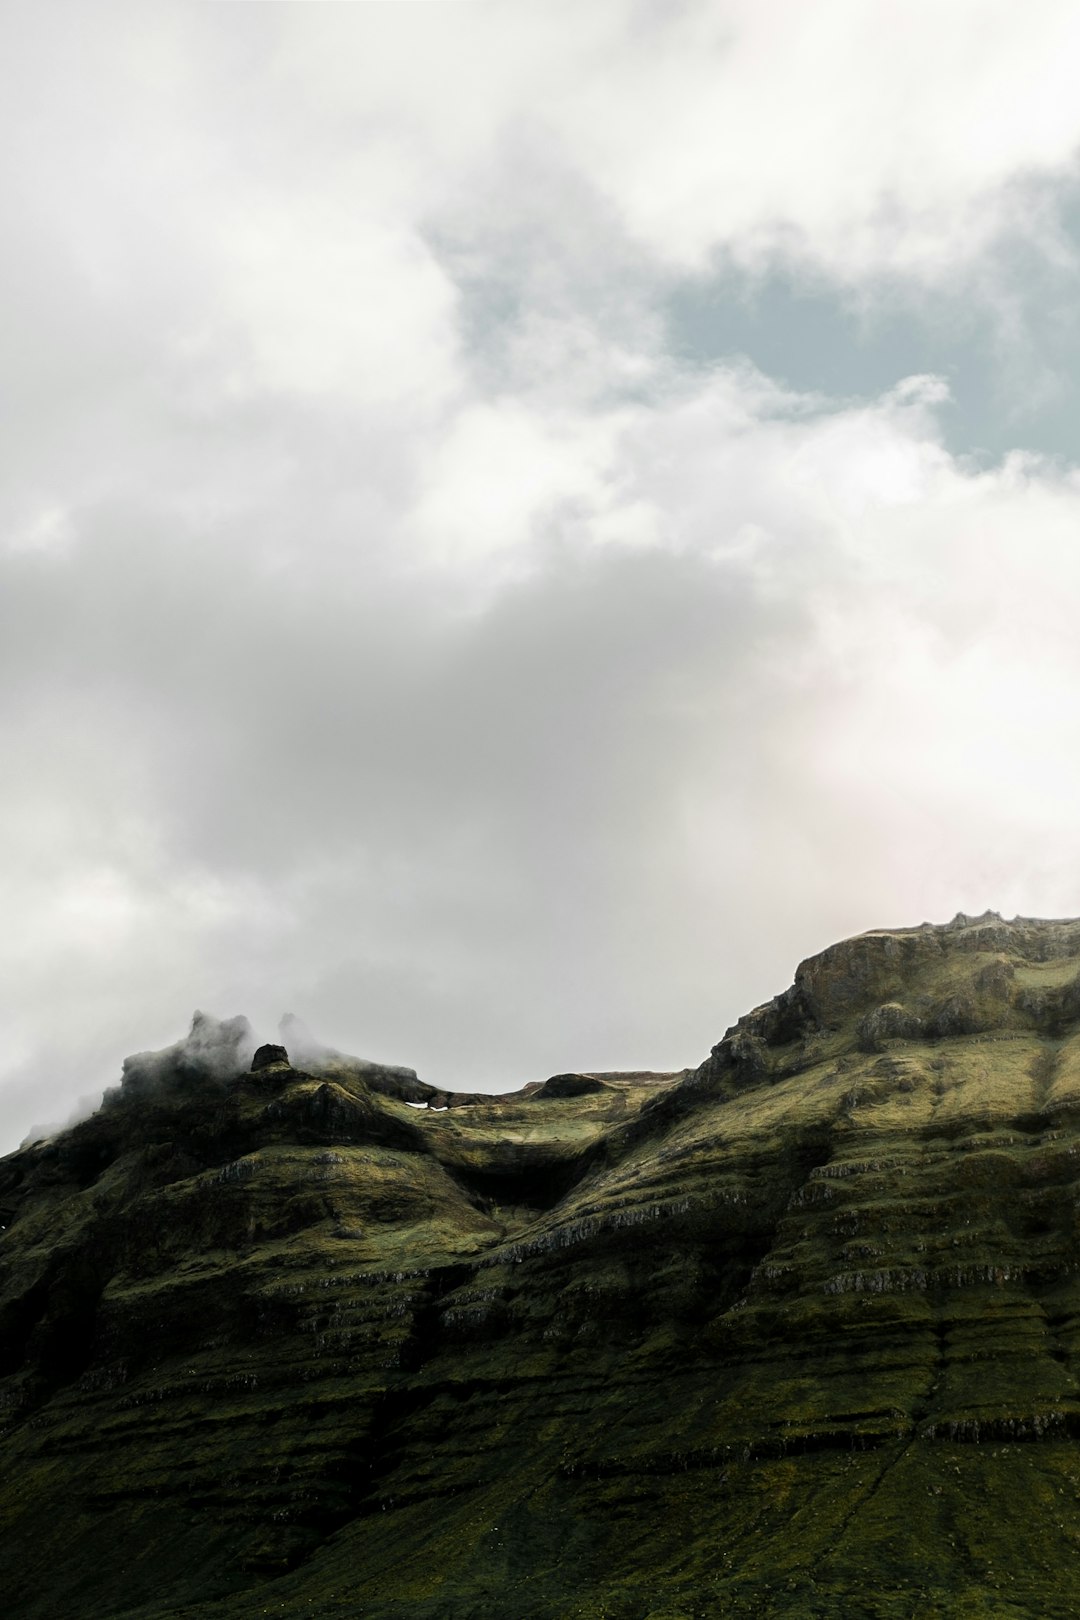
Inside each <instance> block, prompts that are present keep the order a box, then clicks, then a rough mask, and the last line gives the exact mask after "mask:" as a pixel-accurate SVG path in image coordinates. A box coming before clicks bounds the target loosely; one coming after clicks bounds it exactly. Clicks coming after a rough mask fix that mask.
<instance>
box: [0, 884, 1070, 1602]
mask: <svg viewBox="0 0 1080 1620" xmlns="http://www.w3.org/2000/svg"><path fill="white" fill-rule="evenodd" d="M250 1044H251V1043H250V1030H249V1029H248V1027H247V1025H246V1023H245V1021H244V1020H242V1019H235V1020H230V1021H229V1022H228V1023H225V1024H218V1023H216V1022H215V1021H214V1020H211V1019H207V1018H205V1017H202V1016H201V1015H200V1016H198V1017H197V1018H196V1022H195V1025H194V1026H193V1030H192V1033H191V1035H190V1036H189V1037H188V1038H187V1039H186V1040H185V1041H184V1042H181V1043H178V1045H177V1046H176V1047H174V1048H171V1049H170V1050H169V1051H168V1052H165V1053H159V1054H143V1055H142V1056H140V1057H139V1058H136V1059H132V1060H129V1061H128V1064H127V1065H126V1068H125V1075H124V1080H123V1083H122V1085H121V1086H120V1087H119V1088H117V1090H116V1091H115V1092H113V1093H110V1094H108V1095H107V1097H106V1100H105V1102H104V1104H103V1106H102V1108H101V1109H100V1110H99V1111H98V1112H97V1113H96V1114H95V1115H94V1116H93V1117H92V1118H90V1119H88V1120H85V1121H84V1122H83V1123H81V1124H79V1125H77V1126H75V1127H74V1128H72V1129H70V1130H68V1131H65V1132H62V1133H59V1134H58V1135H56V1136H53V1137H48V1138H45V1139H43V1140H40V1141H37V1142H35V1143H32V1144H29V1145H27V1146H25V1147H24V1148H22V1149H20V1150H19V1152H17V1153H15V1154H12V1155H10V1156H9V1157H8V1158H6V1159H4V1160H2V1161H0V1222H3V1224H4V1230H3V1232H2V1233H0V1420H2V1424H3V1427H2V1430H0V1456H2V1461H3V1468H2V1472H0V1523H2V1526H3V1535H2V1537H0V1581H2V1590H3V1593H4V1613H5V1615H7V1616H9V1617H11V1620H55V1617H56V1616H59V1615H64V1616H73V1617H74V1616H77V1617H78V1620H120V1617H124V1620H247V1617H249V1616H257V1615H262V1614H269V1615H274V1616H279V1617H283V1620H286V1617H287V1620H299V1617H301V1616H302V1617H304V1620H310V1617H317V1620H345V1617H353V1616H363V1617H365V1620H397V1617H405V1616H408V1617H409V1620H504V1617H505V1620H509V1617H511V1616H513V1617H517V1620H563V1617H565V1616H580V1617H582V1620H691V1617H695V1620H696V1617H701V1620H705V1617H709V1620H712V1617H719V1616H729V1615H742V1614H745V1615H768V1616H774V1615H775V1616H790V1617H796V1616H799V1617H802V1616H835V1617H837V1620H839V1617H841V1616H843V1617H845V1620H848V1617H851V1616H872V1617H883V1620H884V1617H889V1620H892V1617H896V1620H912V1617H913V1616H920V1617H930V1616H939V1615H940V1616H953V1615H957V1616H971V1617H975V1616H995V1617H1004V1616H1010V1617H1017V1620H1018V1617H1021V1616H1036V1615H1038V1616H1072V1615H1074V1614H1075V1613H1076V1609H1077V1603H1076V1598H1075V1591H1076V1586H1077V1572H1078V1569H1080V1449H1078V1446H1077V1437H1078V1435H1080V1396H1078V1390H1077V1382H1076V1368H1077V1365H1078V1362H1077V1357H1078V1354H1080V1283H1078V1263H1080V1243H1078V1236H1080V1128H1078V1127H1080V921H1065V922H1044V921H1037V920H1030V919H1022V918H1017V919H1015V920H1013V921H1012V922H1005V921H1003V920H1002V919H1001V918H999V917H997V916H996V915H993V914H987V915H986V916H984V917H981V918H968V917H962V916H961V917H958V918H956V919H955V920H954V921H953V922H952V923H950V924H948V925H946V926H944V927H934V926H930V925H926V924H924V925H922V926H921V927H918V928H910V929H898V930H885V931H879V932H874V933H870V934H865V935H862V936H860V937H858V938H856V939H852V940H848V941H845V942H844V943H842V944H839V945H836V946H833V947H831V948H830V949H829V950H827V951H825V952H823V953H822V954H821V955H819V956H817V957H814V958H812V959H811V960H809V961H807V962H804V963H803V964H802V965H801V966H800V967H799V969H798V970H797V972H796V975H795V982H794V984H793V985H792V987H791V988H790V989H789V990H787V991H785V992H784V993H783V994H782V995H780V996H778V997H776V998H775V999H774V1000H773V1001H772V1002H770V1003H768V1004H767V1005H766V1006H764V1007H761V1008H758V1009H756V1010H755V1011H754V1012H752V1013H750V1014H748V1015H747V1016H746V1017H745V1018H743V1019H741V1020H740V1021H739V1023H738V1024H737V1025H736V1026H735V1027H734V1028H733V1029H731V1030H729V1031H728V1033H727V1034H726V1035H725V1036H724V1038H723V1039H722V1040H721V1041H720V1042H719V1044H718V1045H717V1046H716V1047H715V1048H714V1049H713V1051H712V1053H711V1054H710V1055H709V1056H708V1057H707V1058H706V1060H705V1061H704V1062H703V1063H702V1064H701V1066H700V1067H699V1068H697V1069H694V1070H684V1071H681V1072H679V1073H672V1074H665V1075H653V1074H628V1075H620V1074H592V1075H563V1076H555V1077H552V1079H550V1080H548V1081H546V1082H545V1083H544V1084H543V1085H541V1086H533V1087H527V1088H525V1089H524V1090H523V1091H521V1092H518V1093H515V1094H512V1095H509V1096H506V1097H488V1096H483V1095H472V1096H460V1095H458V1096H455V1095H454V1094H449V1093H446V1092H442V1091H439V1090H437V1089H436V1088H432V1087H427V1086H425V1085H424V1084H423V1082H422V1081H420V1080H419V1079H418V1078H417V1077H416V1076H415V1075H414V1074H413V1073H412V1071H411V1070H407V1069H390V1068H385V1067H381V1066H379V1065H373V1064H365V1063H361V1062H359V1061H358V1060H355V1059H350V1058H349V1057H347V1056H345V1055H343V1054H341V1053H335V1052H330V1051H328V1050H327V1049H326V1048H318V1047H317V1046H315V1045H314V1043H312V1042H310V1040H308V1039H306V1038H305V1037H304V1036H303V1034H302V1032H301V1031H300V1030H299V1028H298V1029H297V1038H296V1040H295V1041H294V1042H293V1045H292V1047H290V1050H289V1051H287V1050H286V1048H285V1047H268V1048H262V1049H261V1050H260V1051H259V1052H257V1053H255V1054H254V1056H253V1057H252V1054H251V1052H250ZM293 1048H295V1049H293ZM301 1050H302V1052H303V1057H302V1058H301V1055H300V1052H301ZM290 1052H291V1058H290Z"/></svg>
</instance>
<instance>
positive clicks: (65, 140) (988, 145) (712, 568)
mask: <svg viewBox="0 0 1080 1620" xmlns="http://www.w3.org/2000/svg"><path fill="white" fill-rule="evenodd" d="M36 16H37V14H36V13H35V18H36ZM1078 26H1080V24H1078V21H1077V17H1076V13H1075V8H1074V7H1072V6H1071V5H1057V4H1049V3H1047V4H1035V5H1034V6H1029V7H1027V8H1025V10H1024V12H1023V13H1022V14H1021V13H1020V12H1019V11H1017V10H1016V9H1015V8H1008V9H1006V8H1005V7H1003V6H1001V5H999V4H997V3H993V4H989V5H987V4H979V5H974V4H969V3H967V0H962V3H958V4H955V5H950V6H947V7H941V6H935V7H933V8H931V7H930V6H928V5H926V4H923V3H921V0H920V3H917V4H907V5H904V6H903V7H900V6H893V5H892V4H886V5H882V6H878V7H873V8H866V7H865V6H859V5H856V4H854V3H853V0H821V3H819V4H815V5H814V6H812V7H807V6H804V5H800V4H795V3H791V4H783V5H781V4H773V3H770V0H766V3H764V4H762V3H761V0H758V3H757V4H754V5H752V6H751V5H750V4H748V3H746V4H744V3H742V0H739V3H735V0H731V3H726V4H723V5H708V4H705V5H697V6H647V5H632V4H629V3H621V0H620V3H616V0H598V3H596V4H591V5H589V6H587V7H581V6H573V7H571V6H570V5H569V4H563V3H562V0H559V3H556V4H547V3H544V4H532V3H530V0H525V3H523V4H520V5H519V4H515V5H513V6H510V5H501V4H477V5H469V6H445V7H438V8H435V7H428V6H424V7H407V6H386V5H384V6H349V7H340V6H338V7H329V6H317V7H307V6H289V7H269V6H261V7H216V8H203V9H201V10H197V11H192V10H191V9H190V8H186V7H175V8H166V9H165V10H158V11H147V10H145V9H143V8H118V9H117V10H116V11H115V12H113V11H110V12H109V13H108V14H107V22H106V23H105V24H100V25H99V23H98V22H96V21H95V22H93V23H89V22H83V21H80V20H75V19H74V17H73V19H71V20H70V32H68V31H66V30H65V32H64V34H63V37H62V38H59V39H55V38H54V35H55V30H53V29H52V28H51V26H48V25H46V24H45V23H43V22H40V21H35V20H33V19H30V20H28V21H26V22H25V26H24V22H23V20H22V19H20V24H19V28H18V29H13V30H9V32H11V33H12V34H17V36H18V37H17V39H14V40H13V43H12V51H11V53H10V54H9V55H8V56H6V57H4V58H0V60H3V61H4V63H5V68H4V71H6V75H7V79H6V84H5V97H6V99H5V118H6V119H7V121H8V124H9V127H10V131H11V138H10V139H9V140H8V141H7V142H6V143H5V144H4V145H3V146H2V147H0V162H3V163H4V164H6V165H7V169H8V178H9V179H10V180H11V187H10V190H9V193H8V195H9V196H10V197H11V198H13V199H14V202H13V205H12V206H13V212H12V216H11V218H9V220H8V221H7V224H8V226H9V227H10V229H9V230H8V231H7V237H8V241H9V244H10V247H9V252H8V254H7V255H6V257H5V260H4V262H3V264H2V265H0V280H2V281H3V285H4V298H3V299H2V300H0V322H2V323H3V332H2V342H3V346H4V361H5V383H6V390H7V405H6V409H7V414H6V416H5V434H6V438H5V444H6V447H7V449H8V452H9V453H8V456H7V458H6V470H5V472H4V474H3V477H2V478H0V524H2V529H0V572H2V579H0V747H2V748H3V757H4V760H5V767H6V769H5V785H4V790H3V795H2V797H0V833H2V835H3V839H4V846H5V851H6V855H7V875H6V877H5V887H4V914H5V919H6V923H7V927H6V931H5V940H4V945H3V949H2V951H0V969H2V972H0V980H2V981H3V983H4V985H5V1003H6V1004H5V1007H4V1015H5V1029H6V1031H7V1032H8V1033H7V1035H6V1041H7V1045H6V1048H5V1053H4V1054H3V1061H4V1062H5V1063H6V1064H7V1068H6V1070H5V1071H4V1073H3V1076H0V1079H2V1083H3V1085H4V1088H5V1107H6V1108H7V1109H8V1111H9V1114H10V1129H11V1131H12V1132H13V1133H14V1134H15V1135H16V1136H17V1134H18V1131H19V1129H20V1128H23V1127H25V1126H26V1125H28V1124H30V1123H31V1122H32V1121H33V1120H34V1119H37V1118H40V1117H43V1116H49V1115H54V1116H55V1115H56V1114H58V1113H62V1112H63V1106H62V1104H61V1106H60V1107H55V1106H52V1105H51V1104H47V1103H45V1102H43V1101H42V1099H41V1098H40V1097H38V1096H37V1095H36V1091H37V1090H38V1089H40V1088H41V1087H45V1086H50V1087H56V1088H58V1089H59V1090H60V1091H61V1092H62V1093H64V1098H63V1100H66V1099H67V1098H68V1097H74V1096H77V1095H79V1094H81V1093H84V1092H85V1091H87V1090H88V1089H89V1088H90V1085H91V1084H92V1083H93V1082H94V1081H95V1080H97V1079H101V1080H106V1079H108V1078H110V1077H111V1076H112V1075H114V1074H115V1071H116V1067H117V1065H118V1061H119V1058H120V1056H121V1055H122V1054H123V1052H124V1051H125V1050H127V1049H131V1048H134V1047H143V1046H150V1045H155V1044H163V1043H165V1042H166V1041H168V1040H170V1039H172V1038H174V1037H175V1036H176V1035H178V1034H179V1033H181V1031H182V1030H183V1028H184V1027H185V1026H186V1023H187V1020H188V1018H189V1016H190V1013H191V1011H192V1009H193V1008H194V1007H195V1006H205V1007H208V1008H209V1009H210V1010H213V1011H216V1012H218V1013H220V1014H223V1015H228V1014H231V1013H233V1012H235V1011H245V1012H247V1013H248V1014H250V1016H251V1017H252V1018H253V1020H254V1021H255V1022H256V1024H257V1025H258V1026H260V1027H262V1028H264V1029H268V1028H270V1027H272V1025H273V1022H274V1020H275V1019H276V1016H277V1014H278V1013H280V1012H281V1011H283V1010H285V1009H286V1008H291V1009H293V1010H296V1011H298V1012H301V1013H304V1014H306V1015H307V1016H309V1017H310V1018H311V1021H312V1023H313V1025H314V1027H315V1028H316V1029H318V1030H319V1031H320V1032H321V1033H324V1034H325V1035H326V1036H327V1038H329V1039H331V1040H334V1041H335V1042H336V1043H338V1044H344V1045H353V1046H355V1047H356V1048H358V1049H359V1050H361V1051H363V1052H365V1053H366V1054H368V1055H372V1056H378V1057H383V1058H386V1059H389V1060H399V1061H403V1062H410V1063H416V1064H417V1065H418V1066H419V1067H420V1068H421V1070H422V1071H424V1072H426V1073H427V1074H428V1075H429V1076H430V1077H431V1078H433V1079H438V1080H443V1081H449V1082H451V1083H458V1084H463V1085H465V1084H468V1085H472V1084H474V1083H481V1084H490V1085H494V1084H497V1083H500V1082H505V1083H510V1082H513V1081H516V1080H519V1079H524V1078H535V1077H537V1076H538V1075H540V1074H542V1073H543V1072H544V1070H545V1069H551V1070H553V1069H555V1068H565V1067H568V1066H572V1065H575V1064H581V1065H589V1064H597V1065H602V1066H608V1065H612V1064H619V1063H626V1064H640V1063H646V1064H650V1063H651V1064H654V1065H657V1066H662V1065H665V1064H667V1063H672V1064H681V1063H684V1062H692V1061H696V1060H697V1059H698V1058H699V1057H700V1056H702V1055H703V1054H704V1052H705V1050H706V1049H707V1047H708V1045H709V1044H710V1043H711V1041H713V1040H715V1039H716V1037H717V1035H718V1034H719V1033H720V1032H721V1030H722V1028H723V1026H724V1024H725V1023H726V1022H727V1021H728V1019H729V1018H731V1017H733V1016H736V1015H737V1014H738V1013H740V1012H742V1011H743V1010H745V1007H746V1006H747V1005H749V1004H750V1003H751V1002H753V1001H756V1000H758V999H760V998H761V996H762V995H764V994H768V993H770V992H771V991H773V990H775V989H778V988H780V987H781V985H782V984H783V982H784V981H785V980H786V979H787V977H788V976H789V974H790V972H791V969H792V967H793V966H794V962H795V960H796V959H797V957H798V956H799V955H801V954H804V953H805V952H808V951H810V950H814V949H818V948H820V947H821V946H822V945H823V944H825V943H826V942H827V940H828V939H830V938H831V937H834V936H836V935H838V934H840V933H843V932H847V931H850V930H852V929H854V928H858V927H864V926H871V925H875V924H878V923H882V922H889V921H897V922H905V921H917V920H919V918H920V917H922V916H924V915H936V916H944V915H950V914H951V913H952V912H954V911H955V910H956V909H957V907H958V906H962V907H964V908H965V909H968V910H979V909H981V908H982V906H983V905H984V904H986V903H992V904H995V905H1000V906H1001V907H1002V909H1005V910H1008V909H1012V908H1015V909H1021V910H1024V911H1039V910H1051V911H1055V912H1061V911H1065V910H1080V890H1078V885H1077V879H1076V875H1075V870H1074V866H1075V863H1074V862H1073V860H1072V858H1071V857H1072V850H1073V828H1074V826H1075V822H1076V817H1077V814H1078V812H1080V775H1078V771H1077V769H1076V767H1075V766H1074V764H1073V761H1075V760H1077V759H1080V749H1078V748H1077V747H1076V746H1075V744H1076V741H1077V739H1076V738H1075V737H1074V731H1075V722H1074V719H1073V717H1074V715H1075V714H1076V713H1078V712H1080V657H1078V655H1077V652H1076V650H1075V630H1074V625H1075V603H1076V600H1077V596H1078V588H1080V577H1078V570H1080V562H1078V561H1077V556H1078V553H1077V550H1076V545H1075V536H1076V533H1077V525H1078V520H1080V484H1078V481H1077V477H1076V475H1075V474H1074V473H1073V472H1072V471H1070V470H1069V469H1066V468H1062V467H1059V466H1057V465H1055V464H1053V463H1052V462H1049V461H1046V460H1042V459H1040V458H1038V457H1037V456H1036V457H1032V456H1022V455H1019V454H1017V455H1013V456H1011V457H1008V458H1006V459H1005V460H1004V461H1003V462H1002V463H1001V465H999V466H996V467H992V468H989V469H979V468H977V467H976V466H974V465H973V464H969V463H967V462H965V461H964V460H963V459H958V458H957V457H956V456H954V455H952V454H950V452H949V451H948V449H947V448H946V444H945V437H944V435H943V433H942V422H943V421H944V420H945V419H946V415H945V413H947V412H948V411H949V410H950V409H951V408H952V407H951V406H950V403H949V395H948V389H947V387H946V384H945V382H944V381H943V379H942V377H941V376H938V375H937V374H936V373H931V372H930V370H929V369H927V370H925V371H920V373H919V374H918V375H915V376H911V377H907V378H904V377H902V376H895V377H893V378H892V379H891V385H890V386H889V387H887V388H884V389H876V390H874V391H872V392H871V391H866V393H865V397H858V398H847V399H841V398H830V397H828V396H827V394H826V393H825V392H824V391H822V390H821V389H819V390H818V391H817V392H814V391H812V390H805V391H799V390H797V389H794V388H790V387H785V386H784V385H782V384H781V383H779V382H778V381H776V380H775V379H773V378H770V377H767V376H765V375H763V374H762V372H761V371H760V370H759V369H757V368H755V366H754V365H753V364H752V363H751V362H750V361H749V360H746V359H739V358H738V357H737V356H736V357H732V358H731V359H730V360H729V361H727V362H726V363H725V364H723V365H718V366H715V367H713V368H712V369H706V368H705V366H704V365H703V364H701V363H700V361H699V357H691V363H684V362H683V361H681V360H680V359H679V358H678V357H676V356H673V355H672V354H670V353H667V352H666V351H665V348H664V330H665V328H664V319H663V307H664V299H665V297H666V295H667V294H668V292H669V291H670V288H671V285H672V278H673V277H677V276H678V275H680V274H684V273H685V272H687V271H691V272H694V273H698V272H702V271H703V267H706V266H708V264H709V263H710V262H711V260H712V258H713V257H714V256H715V255H720V256H721V257H724V256H730V257H733V258H734V259H736V260H737V261H739V262H741V263H744V264H746V265H749V266H755V267H762V266H764V265H766V264H768V263H771V262H773V261H774V260H775V259H776V258H777V257H779V258H781V259H784V260H785V261H791V262H794V263H795V264H797V266H798V267H800V268H801V269H802V270H803V271H807V272H809V273H810V274H812V275H815V276H818V277H825V278H830V277H831V278H832V279H833V280H834V281H835V282H836V283H838V284H840V285H841V286H843V287H846V288H852V287H854V288H856V289H858V290H860V291H861V292H862V293H864V294H865V295H867V296H869V295H870V291H871V290H872V289H875V288H876V289H877V291H878V292H880V289H881V285H882V284H884V283H889V282H890V281H891V280H893V279H895V278H896V277H897V276H904V275H909V276H910V277H913V278H914V279H915V280H916V281H918V282H919V284H920V286H921V287H922V291H923V295H924V296H925V297H926V299H927V300H928V305H929V306H930V307H934V306H933V299H934V297H935V289H938V290H940V289H941V288H943V287H946V286H948V287H949V288H950V289H951V291H952V292H953V293H954V294H959V293H960V292H962V291H963V290H964V289H967V291H968V292H969V293H970V296H971V297H972V298H982V299H984V300H987V301H990V302H992V301H993V300H994V298H995V297H997V296H998V294H999V291H1000V289H999V288H998V287H997V284H996V282H995V274H994V265H995V262H996V261H995V259H994V253H995V251H996V248H995V246H994V244H995V243H996V242H998V240H999V238H1000V237H1001V235H1002V233H1003V232H1005V233H1007V232H1009V231H1017V230H1024V231H1028V230H1030V231H1033V232H1034V245H1035V249H1036V250H1037V251H1038V252H1041V253H1042V254H1043V255H1044V256H1045V257H1046V258H1047V259H1048V260H1049V259H1050V258H1054V259H1055V262H1056V263H1057V265H1058V267H1059V269H1060V268H1061V267H1062V266H1067V264H1068V254H1069V251H1070V250H1069V248H1068V245H1067V243H1065V242H1064V239H1063V238H1062V237H1061V236H1060V234H1059V225H1058V219H1057V207H1058V203H1059V200H1060V198H1059V193H1058V189H1055V188H1060V186H1061V185H1062V184H1063V183H1064V180H1065V179H1066V178H1067V177H1068V176H1069V175H1071V174H1072V173H1073V165H1074V154H1075V147H1076V142H1077V136H1078V132H1080V112H1078V110H1077V103H1076V100H1075V97H1074V96H1073V95H1072V93H1071V83H1072V79H1073V78H1074V77H1075V68H1076V65H1077V28H1078ZM1006 313H1008V312H1006ZM1013 315H1016V320H1015V330H1017V331H1020V330H1022V328H1023V318H1022V315H1023V312H1022V311H1021V312H1020V313H1019V314H1016V312H1015V311H1013V312H1012V314H1010V319H1012V316H1013ZM914 363H915V364H918V365H919V366H920V367H922V366H923V365H924V361H923V359H922V358H920V359H919V360H918V361H917V362H914Z"/></svg>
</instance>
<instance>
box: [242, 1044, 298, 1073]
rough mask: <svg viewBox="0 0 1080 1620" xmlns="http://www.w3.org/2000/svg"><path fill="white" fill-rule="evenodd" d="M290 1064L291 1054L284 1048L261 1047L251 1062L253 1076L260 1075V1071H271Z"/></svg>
mask: <svg viewBox="0 0 1080 1620" xmlns="http://www.w3.org/2000/svg"><path fill="white" fill-rule="evenodd" d="M280 1064H285V1065H287V1066H289V1067H291V1064H289V1054H288V1052H287V1051H286V1050H285V1048H284V1047H283V1046H260V1047H259V1049H258V1051H257V1052H256V1053H255V1056H254V1057H253V1058H252V1060H251V1072H252V1074H258V1072H259V1070H260V1069H269V1068H271V1067H276V1066H277V1065H280Z"/></svg>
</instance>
